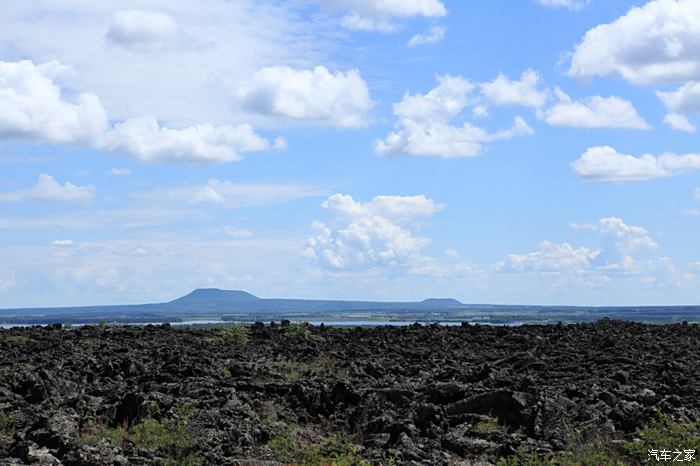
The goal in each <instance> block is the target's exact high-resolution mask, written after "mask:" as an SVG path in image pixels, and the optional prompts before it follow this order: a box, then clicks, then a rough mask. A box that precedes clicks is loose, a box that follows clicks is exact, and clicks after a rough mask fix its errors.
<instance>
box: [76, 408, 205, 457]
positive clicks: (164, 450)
mask: <svg viewBox="0 0 700 466" xmlns="http://www.w3.org/2000/svg"><path fill="white" fill-rule="evenodd" d="M193 409H194V407H192V405H186V404H183V405H179V406H178V407H177V408H176V409H175V411H176V413H178V415H179V416H181V417H183V418H187V417H189V416H192V415H193V413H194V412H195V411H194V410H193ZM102 439H108V440H109V441H111V442H112V444H114V445H115V446H120V447H123V446H124V445H125V444H126V443H127V442H131V443H133V444H134V446H135V447H137V448H141V449H149V450H158V452H159V453H160V454H164V455H166V460H165V461H164V463H163V464H164V465H167V466H199V465H200V464H201V462H200V460H199V458H198V457H197V455H196V454H195V453H193V452H189V451H188V450H190V449H191V448H192V447H193V446H194V444H195V442H194V439H193V438H192V437H191V436H190V433H189V432H188V430H187V428H186V426H185V425H184V423H182V422H177V421H173V420H164V421H158V420H155V419H145V420H143V421H141V422H139V423H138V424H136V425H134V426H133V427H131V429H129V428H128V427H127V426H126V424H125V425H122V426H118V427H107V426H104V425H99V424H97V425H92V426H90V427H88V428H87V429H86V430H85V431H84V432H83V434H82V435H81V436H80V443H81V444H84V445H93V446H94V445H97V444H98V443H99V442H100V440H102Z"/></svg>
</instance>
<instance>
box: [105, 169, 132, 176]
mask: <svg viewBox="0 0 700 466" xmlns="http://www.w3.org/2000/svg"><path fill="white" fill-rule="evenodd" d="M108 173H109V174H110V175H112V176H127V175H131V170H129V169H128V168H110V170H109V172H108Z"/></svg>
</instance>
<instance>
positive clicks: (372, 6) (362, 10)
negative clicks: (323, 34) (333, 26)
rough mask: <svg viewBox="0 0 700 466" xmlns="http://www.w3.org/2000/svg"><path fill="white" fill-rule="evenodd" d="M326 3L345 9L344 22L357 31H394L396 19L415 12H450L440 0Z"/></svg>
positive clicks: (333, 0)
mask: <svg viewBox="0 0 700 466" xmlns="http://www.w3.org/2000/svg"><path fill="white" fill-rule="evenodd" d="M322 3H323V5H324V6H327V7H330V8H333V9H336V10H340V11H345V12H346V14H345V15H344V16H343V17H342V18H341V25H342V26H343V27H344V28H346V29H349V30H353V31H380V32H393V31H395V30H397V26H396V24H394V23H393V22H392V21H393V20H395V19H404V18H410V17H415V16H422V17H426V18H438V17H442V16H445V15H447V9H446V8H445V5H444V4H443V3H442V2H441V1H440V0H406V1H393V0H392V1H386V2H376V1H373V0H325V1H323V2H322Z"/></svg>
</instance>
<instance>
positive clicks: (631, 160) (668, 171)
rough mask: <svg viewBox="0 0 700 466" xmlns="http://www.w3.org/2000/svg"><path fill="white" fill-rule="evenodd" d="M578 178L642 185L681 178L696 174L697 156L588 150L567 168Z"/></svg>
mask: <svg viewBox="0 0 700 466" xmlns="http://www.w3.org/2000/svg"><path fill="white" fill-rule="evenodd" d="M571 168H573V170H574V171H575V172H576V173H577V174H578V175H579V176H580V177H582V178H585V179H588V180H594V181H643V180H649V179H652V178H659V177H665V176H675V175H682V174H684V173H690V172H693V171H696V170H700V154H684V155H676V154H673V153H670V152H668V153H664V154H661V155H652V154H644V155H641V156H639V157H635V156H633V155H626V154H622V153H619V152H618V151H617V150H615V149H614V148H613V147H610V146H596V147H591V148H589V149H587V150H586V152H584V154H583V155H582V156H581V157H580V158H578V159H577V160H575V161H574V162H573V163H572V164H571Z"/></svg>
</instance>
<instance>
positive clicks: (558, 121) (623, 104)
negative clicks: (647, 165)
mask: <svg viewBox="0 0 700 466" xmlns="http://www.w3.org/2000/svg"><path fill="white" fill-rule="evenodd" d="M554 92H555V94H556V96H557V99H558V102H557V103H556V104H554V105H552V106H551V107H548V108H547V109H545V110H544V111H542V112H541V117H542V118H543V119H544V120H545V121H546V122H547V123H549V124H550V125H552V126H572V127H576V128H629V129H651V126H649V124H648V123H647V122H646V121H644V119H643V118H642V117H641V116H639V114H638V113H637V110H636V109H635V108H634V106H633V105H632V104H631V103H630V102H629V101H627V100H624V99H621V98H620V97H616V96H611V97H601V96H593V97H587V98H585V99H583V100H572V99H571V97H569V96H568V95H566V94H565V93H564V91H562V90H561V89H559V88H558V87H557V88H556V89H555V91H554Z"/></svg>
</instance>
